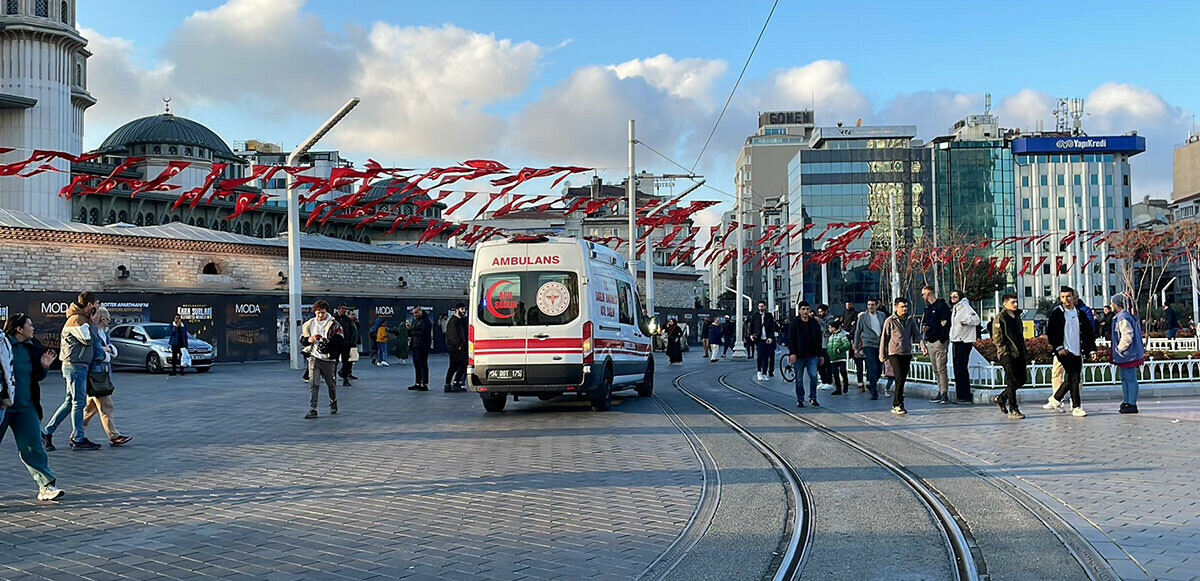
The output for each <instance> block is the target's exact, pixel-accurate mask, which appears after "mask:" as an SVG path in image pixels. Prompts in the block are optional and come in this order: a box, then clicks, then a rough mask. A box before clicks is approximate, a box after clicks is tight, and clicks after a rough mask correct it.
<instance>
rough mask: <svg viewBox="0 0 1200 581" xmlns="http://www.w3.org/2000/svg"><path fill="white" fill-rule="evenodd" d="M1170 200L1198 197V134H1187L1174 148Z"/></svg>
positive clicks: (1199, 134) (1199, 150)
mask: <svg viewBox="0 0 1200 581" xmlns="http://www.w3.org/2000/svg"><path fill="white" fill-rule="evenodd" d="M1173 161H1174V165H1173V166H1172V186H1173V189H1172V191H1171V199H1172V200H1174V201H1176V202H1178V201H1181V200H1187V199H1190V198H1193V197H1196V196H1200V133H1189V134H1188V136H1187V141H1185V142H1184V143H1183V145H1180V146H1179V147H1176V148H1175V152H1174V154H1173Z"/></svg>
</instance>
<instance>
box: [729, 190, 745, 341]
mask: <svg viewBox="0 0 1200 581" xmlns="http://www.w3.org/2000/svg"><path fill="white" fill-rule="evenodd" d="M745 190H746V188H745V186H743V185H741V184H738V193H737V228H734V231H735V232H737V243H738V245H737V248H738V249H737V257H735V258H734V259H733V263H734V268H735V269H736V271H737V291H736V294H737V310H736V313H737V314H736V316H737V319H735V320H734V325H735V330H734V344H733V356H732V358H733V360H734V361H744V360H745V359H746V344H745V343H744V342H742V316H744V314H745V312H746V308H745V307H743V306H742V298H743V296H744V295H743V294H742V289H743V288H745V286H744V285H745V278H746V273H745V268H744V267H743V265H742V261H743V260H745V259H744V258H743V257H744V256H746V236H745V234H744V232H745V230H743V228H745V223H746V210H745V201H744V199H745V197H746V192H745Z"/></svg>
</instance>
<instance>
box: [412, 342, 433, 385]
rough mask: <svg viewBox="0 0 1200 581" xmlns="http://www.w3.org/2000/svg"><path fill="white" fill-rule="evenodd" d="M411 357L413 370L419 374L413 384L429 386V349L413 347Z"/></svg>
mask: <svg viewBox="0 0 1200 581" xmlns="http://www.w3.org/2000/svg"><path fill="white" fill-rule="evenodd" d="M411 355H412V360H413V369H415V370H416V372H417V380H416V381H415V382H413V383H416V384H417V385H426V386H427V385H429V349H427V348H425V347H413V350H412V353H411Z"/></svg>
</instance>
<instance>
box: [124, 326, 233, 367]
mask: <svg viewBox="0 0 1200 581" xmlns="http://www.w3.org/2000/svg"><path fill="white" fill-rule="evenodd" d="M108 334H109V337H110V338H111V339H112V342H113V345H116V347H117V358H116V359H114V360H113V367H140V368H142V369H145V370H146V371H149V372H150V373H161V372H162V371H163V370H164V369H168V368H170V366H171V364H172V363H174V360H173V359H172V358H171V345H170V343H169V342H168V339H167V338H168V337H169V336H170V335H171V325H170V323H137V324H126V325H117V326H115V327H113V328H112V329H111V330H110V331H109V333H108ZM187 349H188V354H190V355H191V356H192V367H193V368H195V369H196V371H199V372H200V373H207V372H208V370H209V369H212V364H213V360H214V359H215V358H216V352H215V351H214V350H213V347H212V345H209V344H208V343H206V342H204V341H201V340H200V339H197V338H196V336H195V335H192V334H191V333H188V348H187Z"/></svg>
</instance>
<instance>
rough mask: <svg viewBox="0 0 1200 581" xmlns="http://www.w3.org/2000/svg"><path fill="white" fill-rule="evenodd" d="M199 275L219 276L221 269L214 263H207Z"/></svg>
mask: <svg viewBox="0 0 1200 581" xmlns="http://www.w3.org/2000/svg"><path fill="white" fill-rule="evenodd" d="M200 274H221V267H219V266H217V263H215V262H209V263H208V264H205V265H204V270H203V271H201V273H200Z"/></svg>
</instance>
